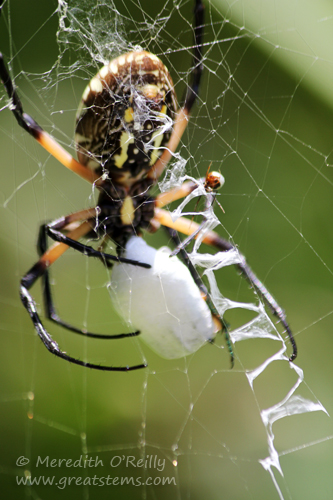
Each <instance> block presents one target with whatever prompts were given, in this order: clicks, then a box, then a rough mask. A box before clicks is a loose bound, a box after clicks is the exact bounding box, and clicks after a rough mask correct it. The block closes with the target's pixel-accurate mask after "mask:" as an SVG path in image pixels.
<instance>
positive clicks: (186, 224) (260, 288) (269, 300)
mask: <svg viewBox="0 0 333 500" xmlns="http://www.w3.org/2000/svg"><path fill="white" fill-rule="evenodd" d="M154 219H156V220H157V222H158V223H160V224H162V225H163V226H167V227H169V228H172V229H175V230H176V231H179V232H181V233H183V234H186V235H191V234H192V233H194V232H195V231H196V230H197V229H198V227H199V226H198V224H197V223H195V222H192V221H190V220H189V219H186V218H185V217H179V218H178V219H177V220H176V221H175V222H174V221H173V220H172V218H171V216H170V214H169V212H167V211H166V210H163V209H160V208H156V210H155V216H154ZM202 241H203V242H204V243H206V244H208V245H211V246H214V247H215V248H217V249H218V250H221V251H228V250H232V249H234V248H235V246H234V245H232V243H230V241H227V240H225V239H223V238H221V237H220V236H219V235H218V234H217V233H215V232H214V231H207V232H206V233H205V235H204V237H203V239H202ZM239 256H240V259H241V262H240V263H238V264H236V267H237V268H238V269H239V270H240V272H241V274H242V276H243V277H244V278H245V279H246V280H247V281H248V282H249V283H250V285H251V286H252V287H253V288H254V289H255V291H256V292H257V293H258V295H259V296H260V297H262V299H263V300H264V302H265V303H266V304H267V305H268V307H269V308H270V310H271V311H272V314H273V315H274V316H276V317H277V318H278V319H279V321H280V322H281V323H282V325H283V327H284V329H285V331H286V332H287V335H288V337H289V340H290V343H291V346H292V354H291V356H290V358H289V361H294V359H296V357H297V345H296V342H295V339H294V337H293V334H292V331H291V329H290V326H289V324H288V322H287V317H286V314H285V312H284V310H283V309H282V308H281V307H280V306H279V304H278V303H277V302H276V300H275V299H274V297H273V296H272V295H271V294H270V293H269V291H268V290H267V288H266V287H265V286H264V284H263V283H262V282H261V281H260V280H259V279H258V278H257V276H256V275H255V274H254V272H253V271H252V269H251V268H250V267H249V265H248V264H247V262H246V259H245V257H244V256H243V255H242V254H239Z"/></svg>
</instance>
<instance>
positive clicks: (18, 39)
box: [0, 0, 333, 500]
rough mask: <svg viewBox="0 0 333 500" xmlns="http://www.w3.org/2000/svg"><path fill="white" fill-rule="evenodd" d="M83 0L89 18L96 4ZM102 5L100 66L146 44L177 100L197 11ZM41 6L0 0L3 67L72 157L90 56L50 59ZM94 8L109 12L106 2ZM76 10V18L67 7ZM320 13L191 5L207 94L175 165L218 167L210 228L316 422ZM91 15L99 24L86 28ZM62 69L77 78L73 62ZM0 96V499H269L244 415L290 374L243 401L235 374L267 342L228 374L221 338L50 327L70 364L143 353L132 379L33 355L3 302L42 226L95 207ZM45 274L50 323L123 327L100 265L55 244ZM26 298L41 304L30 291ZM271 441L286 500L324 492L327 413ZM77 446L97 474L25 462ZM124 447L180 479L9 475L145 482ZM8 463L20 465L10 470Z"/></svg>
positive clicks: (328, 114) (326, 32)
mask: <svg viewBox="0 0 333 500" xmlns="http://www.w3.org/2000/svg"><path fill="white" fill-rule="evenodd" d="M96 3H97V2H96ZM78 4H79V5H80V7H81V8H82V11H83V12H91V16H92V15H93V9H92V8H91V5H94V2H78ZM104 4H105V5H106V6H107V7H108V6H111V7H112V5H113V6H114V9H112V19H113V24H112V23H111V20H110V23H111V24H112V30H113V33H111V34H110V40H109V41H108V43H110V50H111V52H112V55H114V56H116V55H118V54H117V53H116V47H117V46H118V47H119V45H121V46H122V48H124V47H127V48H129V47H131V46H133V45H136V44H139V45H141V46H142V47H143V48H145V49H147V50H151V51H153V52H154V53H156V54H157V55H159V56H160V57H161V58H162V59H163V61H164V62H166V64H167V66H168V68H169V70H170V72H171V74H172V77H173V79H174V82H175V85H176V90H177V93H178V96H179V97H180V96H181V95H182V92H183V91H184V89H185V85H186V82H187V79H188V68H189V64H190V51H191V46H192V33H191V29H190V28H191V22H192V21H191V19H192V2H191V1H182V2H179V3H177V8H176V3H175V4H174V3H172V2H167V3H166V4H163V6H162V5H159V3H158V2H152V1H151V0H149V1H148V0H147V1H142V2H140V7H138V6H137V5H136V4H135V3H130V4H129V3H128V4H127V5H126V3H125V2H121V1H116V2H115V3H114V4H112V5H111V2H110V1H109V0H105V2H104ZM104 4H102V5H104ZM178 5H179V9H178ZM56 8H57V3H56V2H53V1H48V2H44V1H42V0H10V1H7V2H5V5H4V13H3V16H2V19H0V23H1V29H0V49H1V50H2V52H3V53H4V55H5V57H6V60H7V61H8V62H9V65H10V69H11V74H12V75H17V79H16V85H17V86H18V87H19V93H20V96H21V98H22V101H23V104H24V107H25V110H26V111H27V112H28V113H30V114H31V115H32V116H34V117H35V119H36V120H37V122H38V123H40V124H41V125H42V126H43V127H44V128H45V129H46V130H47V131H49V132H50V133H52V135H54V136H55V137H56V138H57V139H58V140H59V141H60V142H61V143H62V144H64V146H65V147H66V148H67V149H68V150H69V151H71V152H72V153H73V152H74V149H73V143H72V137H73V128H74V119H75V112H76V108H77V105H78V103H79V100H80V96H81V94H82V92H83V90H84V88H85V86H86V84H87V78H88V75H90V76H92V75H93V74H94V72H95V71H97V69H96V68H97V67H98V66H99V64H97V63H93V64H90V65H88V62H87V61H88V60H89V53H88V52H87V51H85V50H84V47H81V49H82V50H80V47H79V44H78V42H77V41H78V40H79V38H77V39H76V42H75V39H69V41H70V42H71V44H68V45H61V47H62V49H63V48H66V47H68V49H69V50H68V51H66V52H64V53H62V55H61V56H60V58H59V59H58V56H59V51H58V49H59V46H58V44H57V30H58V16H57V14H56V12H55V11H56ZM115 8H116V9H117V11H118V12H117V13H116V12H115ZM103 12H104V13H105V15H108V14H109V11H108V9H105V11H104V10H103ZM170 14H171V15H170ZM76 16H77V17H78V18H80V19H81V14H80V12H79V11H76ZM68 19H69V17H67V18H66V19H65V26H66V27H68V26H69V25H68ZM91 19H92V17H91ZM114 19H115V20H116V22H114ZM332 20H333V9H332V6H330V5H328V4H327V2H316V5H313V2H306V1H304V2H302V4H300V3H299V2H296V1H289V2H274V1H270V0H268V1H266V2H264V3H263V2H256V1H254V0H247V1H243V2H242V1H238V2H229V3H228V2H222V1H221V2H218V1H217V0H216V1H215V2H214V3H209V2H206V33H205V42H206V47H205V51H206V52H205V61H204V65H205V73H204V77H203V84H202V89H201V93H200V100H199V102H198V104H197V106H196V108H195V110H194V113H193V118H192V119H191V123H190V125H189V127H188V130H187V131H186V133H185V135H184V138H183V140H182V144H181V147H180V149H179V151H180V153H181V155H182V156H183V157H184V158H186V159H187V160H188V162H187V166H186V168H187V172H188V173H189V174H191V175H193V176H196V177H197V176H199V175H204V173H205V172H206V170H207V168H208V166H209V164H210V163H211V162H212V168H214V169H219V170H221V172H222V174H223V175H224V177H225V179H226V184H225V186H224V187H223V191H222V193H221V197H220V201H221V203H222V205H223V207H224V210H225V214H223V213H222V212H221V211H220V210H219V208H217V209H216V212H217V215H218V216H219V218H220V220H221V223H222V226H220V227H219V232H220V234H221V235H223V236H224V237H229V238H232V241H234V242H235V243H236V244H237V245H239V248H240V249H241V250H242V252H243V253H244V254H245V255H246V256H247V258H248V260H249V262H250V264H251V267H252V268H253V269H254V270H255V271H256V273H257V274H258V276H259V277H260V278H261V279H262V280H263V281H264V283H265V284H266V286H267V287H268V289H269V290H270V291H271V292H272V293H273V295H274V296H275V297H276V299H277V300H278V301H279V303H280V304H281V306H283V307H284V308H285V309H286V311H287V315H288V320H289V321H290V324H291V326H292V329H293V331H294V333H295V337H296V341H297V345H298V349H299V356H298V358H297V364H298V365H299V366H300V367H301V368H302V369H303V370H304V377H305V383H303V384H302V385H301V387H300V389H299V390H298V394H301V395H302V396H303V397H306V398H308V399H311V400H313V401H317V399H318V400H319V401H321V403H322V404H323V405H324V406H325V408H326V409H327V411H328V412H329V413H331V412H332V406H333V404H332V403H333V401H332V361H331V360H332V344H333V342H332V327H333V314H332V312H333V307H332V304H333V301H332V298H333V293H332V292H333V287H332V284H333V279H332V270H333V259H332V244H333V236H332V235H333V231H332V191H333V189H332V182H333V172H332V154H331V153H332V133H333V124H332V110H333V101H332V95H333V93H332V81H333V80H332V69H333V53H332V46H333V44H332V42H333V40H332V38H333V25H332V24H333V21H332ZM9 21H10V22H9ZM106 22H107V17H105V18H103V17H102V22H101V25H102V26H105V24H106ZM93 28H94V29H97V25H96V24H95V25H94V26H93ZM99 32H100V33H101V34H102V35H104V33H103V31H99ZM115 33H119V37H118V36H116V34H115ZM81 34H84V35H85V33H84V27H83V26H81ZM106 40H108V39H106ZM87 43H89V44H90V42H89V40H88V41H87ZM130 44H132V45H130ZM90 47H93V44H92V45H90ZM77 60H79V61H80V64H79V65H78V68H77V70H76V71H73V70H71V71H68V70H67V69H66V68H67V67H68V66H69V65H72V64H74V63H75V62H76V61H77ZM59 62H60V64H58V65H57V63H59ZM83 63H84V66H83ZM52 67H53V69H52V70H51V68H52ZM0 92H1V93H0V97H1V101H0V111H1V112H0V141H1V145H0V150H1V164H0V165H1V177H0V178H1V189H0V195H1V236H0V237H1V244H0V252H1V260H0V262H1V264H0V273H1V275H0V294H1V297H0V311H1V313H0V314H1V333H2V349H1V358H2V359H1V364H0V367H1V368H0V370H1V396H0V401H1V411H0V415H1V426H0V428H1V455H0V457H1V458H0V471H1V476H0V478H1V479H0V481H1V483H2V487H1V488H2V489H3V491H6V498H27V497H29V496H31V497H32V498H43V499H46V498H48V499H53V498H59V496H60V494H61V495H62V497H63V498H75V499H76V498H78V499H79V498H99V499H100V498H101V499H103V498H110V497H111V498H125V497H126V498H128V497H130V498H133V499H136V498H138V499H139V498H140V499H141V498H148V499H155V498H158V499H164V498H168V499H169V498H170V497H171V496H173V497H175V498H177V499H178V498H179V499H184V498H191V499H193V500H196V499H201V498H203V497H204V498H207V499H216V498H223V499H225V498H227V499H234V498H235V499H252V498H255V499H257V500H258V499H267V498H269V499H271V498H272V499H273V498H278V494H277V491H276V489H275V487H274V486H273V482H272V480H271V478H270V476H269V473H268V472H265V471H264V470H263V468H262V466H261V465H260V464H259V463H258V460H259V459H263V458H265V457H266V456H267V455H268V449H267V435H266V432H265V429H264V426H263V424H262V421H261V419H260V414H259V411H260V409H264V408H267V407H269V406H271V405H274V404H276V403H278V402H279V401H281V400H282V399H283V398H284V397H285V395H286V394H287V392H288V391H289V390H290V389H291V387H292V385H293V384H295V383H296V380H297V378H296V375H295V372H294V371H293V370H290V369H289V366H288V364H287V363H286V362H284V363H281V362H277V363H273V364H272V365H270V367H268V368H267V369H266V370H265V371H264V373H263V374H262V375H261V376H260V377H259V378H258V379H257V380H256V381H255V383H254V393H253V392H252V391H251V389H250V387H249V384H248V382H247V378H246V376H245V371H246V370H250V369H253V368H255V367H256V366H258V365H259V364H260V363H262V362H264V360H265V359H266V358H267V357H268V356H270V355H272V354H273V353H274V352H276V350H277V349H278V348H280V344H277V343H276V342H275V343H274V342H273V341H269V340H251V341H244V342H241V343H239V344H237V345H236V347H235V351H236V355H237V361H236V366H235V368H234V369H233V370H232V371H231V370H230V369H229V358H228V355H227V352H226V349H224V350H222V349H220V348H219V347H222V346H223V342H222V341H221V342H218V343H217V345H215V346H205V347H204V348H202V349H201V350H200V351H199V352H198V353H196V354H195V355H194V356H192V357H190V358H188V359H186V360H180V361H166V360H163V359H160V358H159V357H158V356H156V355H155V354H153V353H152V352H151V351H150V350H149V349H148V348H146V347H145V346H142V345H141V343H140V342H139V341H138V340H137V339H133V340H122V341H115V342H112V343H111V344H110V343H107V341H105V343H103V342H102V341H98V340H95V341H91V340H85V339H82V338H80V337H78V336H75V335H74V334H70V333H67V332H64V331H63V330H62V329H60V328H58V327H56V326H55V325H50V324H49V323H48V322H45V324H46V326H47V328H48V329H49V331H50V332H51V333H52V335H54V338H55V339H56V340H57V341H58V343H59V344H60V345H61V346H62V348H63V349H64V350H66V351H67V352H69V353H70V354H71V355H73V356H76V357H80V358H85V359H88V360H89V361H92V362H96V363H99V362H102V363H104V364H110V365H112V364H115V365H125V364H136V363H140V362H141V361H142V359H143V357H145V358H146V359H147V361H148V363H149V369H147V370H143V371H141V372H132V373H128V374H118V373H102V372H101V373H98V372H94V371H89V370H85V369H83V368H81V367H76V366H73V365H69V364H68V363H65V362H64V361H62V360H59V359H57V358H55V357H54V356H51V355H50V354H49V353H47V351H46V349H45V348H44V347H43V346H42V344H41V342H40V340H39V339H38V338H37V336H36V335H35V333H34V331H33V328H32V326H31V323H30V320H29V318H28V316H27V314H26V312H25V311H24V310H23V307H22V305H21V303H20V301H19V297H18V286H19V280H20V277H21V276H22V275H23V274H24V272H26V271H27V269H28V268H29V267H30V266H31V265H32V264H33V263H34V262H35V261H36V258H37V256H36V249H35V243H36V237H37V231H38V225H39V223H40V222H42V221H44V220H51V219H55V218H57V217H60V216H62V215H64V214H67V213H70V212H74V211H76V210H79V209H81V208H85V207H89V206H92V205H93V203H94V196H92V193H91V187H90V186H89V185H88V184H87V183H85V182H84V181H82V180H80V179H78V178H76V176H75V175H73V174H71V172H67V171H66V169H65V168H63V167H62V166H61V165H59V164H58V163H57V161H56V160H54V159H52V158H50V157H49V155H47V154H46V153H44V151H42V150H41V148H40V146H39V145H38V144H37V143H35V142H34V141H33V140H32V139H31V138H30V137H28V135H27V134H26V133H25V132H24V131H23V130H22V129H20V128H19V127H18V125H17V124H16V122H15V120H14V118H13V116H12V115H11V113H10V112H9V110H8V109H7V108H5V105H6V103H7V101H6V97H5V95H4V93H3V91H2V89H1V91H0ZM73 154H74V153H73ZM148 240H149V242H150V243H151V244H152V245H156V246H157V247H158V246H160V245H162V244H166V243H167V239H166V237H165V236H164V234H163V233H162V232H161V234H158V235H155V236H154V237H151V236H150V237H149V238H148ZM204 250H205V251H208V249H206V248H205V249H204ZM52 271H53V272H52V278H53V282H54V295H55V299H56V303H57V306H58V310H59V312H60V314H61V316H62V317H63V318H64V319H67V320H68V321H70V322H71V323H73V324H75V325H86V326H87V328H89V329H90V330H91V331H98V332H104V333H113V332H114V333H115V332H118V333H119V332H122V331H125V330H126V325H124V323H123V322H122V321H121V320H120V319H119V318H117V316H116V315H115V313H114V312H113V311H112V308H111V304H110V300H109V296H108V292H107V287H106V285H107V283H108V274H107V273H106V271H105V270H104V269H103V268H102V266H101V265H100V263H99V262H87V259H85V258H84V257H82V256H78V255H77V254H75V253H74V252H68V255H65V256H64V257H63V258H62V259H61V260H60V261H59V262H57V263H56V264H55V265H54V269H52ZM216 277H217V280H218V284H219V287H220V290H221V292H222V293H223V294H224V295H225V296H226V297H228V298H231V299H233V300H239V301H254V300H255V297H254V296H253V293H252V291H251V290H249V289H248V286H247V284H246V283H244V282H243V281H242V280H241V278H240V277H239V276H238V275H237V273H236V272H235V271H234V270H233V269H223V270H220V271H218V273H217V274H216ZM143 290H144V283H143ZM33 295H34V297H35V298H36V300H37V302H38V303H39V304H42V298H41V293H40V287H39V286H37V285H36V286H35V287H34V289H33ZM249 318H250V315H249V313H248V312H247V311H241V310H239V309H237V310H233V311H231V312H229V313H228V314H227V320H228V322H229V323H231V324H232V326H233V327H235V326H239V325H241V324H243V323H244V322H245V321H246V320H248V319H249ZM273 431H274V434H275V447H276V449H277V451H278V453H279V454H280V464H281V468H282V470H283V473H284V478H282V477H281V476H280V475H279V473H277V472H276V471H275V476H276V478H277V481H278V483H279V485H280V488H281V491H282V494H283V496H284V498H292V499H302V500H304V499H312V498H314V497H315V498H320V499H330V498H332V496H333V485H332V474H331V470H332V463H333V462H332V459H333V453H332V441H331V437H332V425H331V420H330V418H329V417H328V416H327V415H325V414H324V413H323V412H314V413H308V414H304V415H298V416H291V417H288V418H285V419H282V420H279V421H278V422H276V423H275V424H274V427H273ZM86 452H88V453H89V456H91V457H96V456H98V457H99V458H100V459H102V460H103V463H104V467H102V466H98V467H93V468H90V469H84V470H82V469H74V468H67V469H66V467H64V466H63V467H57V468H54V469H52V470H51V469H50V468H46V467H45V466H42V467H41V466H39V467H38V468H37V467H36V460H37V457H38V456H40V457H41V458H45V457H46V456H49V457H50V458H56V459H63V458H66V459H69V458H73V459H78V458H79V457H80V455H81V454H84V453H86ZM132 455H133V456H135V457H136V458H137V459H139V458H142V457H145V456H146V455H149V456H153V457H155V456H157V458H158V459H160V460H163V459H165V460H166V465H165V469H164V470H163V472H162V473H159V472H158V471H156V469H150V470H148V471H147V474H148V475H150V474H151V475H152V476H159V477H175V480H176V483H177V486H176V487H175V486H155V487H153V486H151V487H148V486H147V487H146V488H144V487H116V486H113V487H100V486H68V487H66V488H64V489H60V488H57V487H56V486H38V487H37V486H34V487H31V488H29V487H25V488H24V487H23V486H17V485H16V483H15V481H16V480H15V476H16V475H18V476H22V475H24V474H25V473H26V474H28V473H27V472H25V471H28V470H30V471H31V473H32V475H33V476H40V475H45V476H51V475H53V474H55V475H56V477H57V478H58V479H59V478H60V477H62V476H64V477H65V476H75V477H77V476H83V477H85V476H87V477H92V476H94V474H96V475H97V477H102V476H107V475H108V474H110V475H112V476H123V477H130V476H133V477H134V478H137V477H138V476H143V471H142V469H134V468H131V467H127V468H126V467H122V466H119V467H114V468H112V467H110V465H109V463H110V460H111V459H112V457H118V456H119V457H123V456H125V457H126V456H132ZM20 456H24V457H27V458H28V459H29V460H30V464H27V465H26V466H24V467H18V466H16V465H15V462H16V460H17V458H18V457H20ZM174 461H177V466H175V465H174V464H173V462H174Z"/></svg>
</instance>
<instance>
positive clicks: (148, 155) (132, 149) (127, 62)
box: [75, 51, 177, 185]
mask: <svg viewBox="0 0 333 500" xmlns="http://www.w3.org/2000/svg"><path fill="white" fill-rule="evenodd" d="M176 111H177V102H176V96H175V92H174V89H173V82H172V79H171V76H170V74H169V72H168V70H167V68H166V67H165V66H164V64H163V63H162V61H161V60H160V59H159V58H158V57H156V56H155V55H154V54H151V53H149V52H145V51H140V52H129V53H127V54H125V55H122V56H120V57H118V58H116V59H114V60H113V61H111V62H110V63H109V64H108V65H107V66H103V68H102V69H101V70H100V71H99V72H98V73H97V75H96V76H95V77H94V78H93V79H92V80H91V81H90V83H89V84H88V86H87V88H86V90H85V91H84V93H83V96H82V101H81V104H80V106H79V109H78V112H77V117H76V130H75V141H76V145H77V153H78V159H79V161H80V163H82V164H83V165H86V166H87V167H89V168H91V169H93V170H96V171H107V172H108V173H109V174H110V176H111V177H112V178H113V179H114V180H115V181H116V182H117V183H119V184H125V185H129V184H132V183H133V182H135V180H137V179H140V178H142V176H143V175H144V173H145V172H147V171H148V170H149V169H150V168H151V167H152V165H154V163H155V162H156V161H157V159H158V158H159V156H160V155H161V152H162V149H161V148H163V147H164V146H165V145H166V144H167V142H168V140H169V138H170V135H171V132H172V125H173V118H174V114H175V113H176Z"/></svg>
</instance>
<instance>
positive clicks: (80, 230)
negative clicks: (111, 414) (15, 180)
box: [20, 222, 146, 371]
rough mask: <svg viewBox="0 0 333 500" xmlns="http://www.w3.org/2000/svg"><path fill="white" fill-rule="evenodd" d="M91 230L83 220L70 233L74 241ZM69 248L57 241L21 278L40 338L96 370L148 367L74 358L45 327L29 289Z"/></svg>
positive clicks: (61, 355)
mask: <svg viewBox="0 0 333 500" xmlns="http://www.w3.org/2000/svg"><path fill="white" fill-rule="evenodd" d="M90 230H91V225H90V223H89V222H83V223H82V224H80V225H79V226H78V227H76V228H75V229H73V230H72V231H71V232H70V233H69V234H70V239H71V240H72V241H75V240H76V239H79V238H81V237H82V236H85V235H86V234H87V233H88V232H89V231H90ZM43 245H44V242H43V241H42V243H41V247H40V248H42V246H43ZM68 248H69V247H68V245H65V244H64V243H55V244H54V245H53V246H52V247H51V248H50V249H49V250H47V251H46V252H45V253H44V254H43V255H42V256H41V258H40V259H39V261H38V262H37V263H36V264H35V265H34V266H33V267H32V268H31V269H30V270H29V271H28V272H27V273H26V275H25V276H24V277H23V278H22V280H21V286H20V297H21V300H22V303H23V305H24V307H25V308H26V310H27V312H28V314H29V316H30V318H31V320H32V322H33V324H34V327H35V330H36V332H37V334H38V336H39V338H40V339H41V341H42V342H43V344H44V345H45V347H46V348H47V350H48V351H50V352H51V353H52V354H54V355H55V356H58V357H59V358H62V359H65V360H66V361H69V362H71V363H74V364H77V365H80V366H85V367H88V368H93V369H95V370H106V371H131V370H138V369H140V368H145V367H146V365H145V364H140V365H134V366H120V367H119V366H118V367H117V366H105V365H96V364H93V363H88V362H85V361H81V360H79V359H76V358H73V357H72V356H69V355H68V354H67V353H66V352H64V351H62V350H61V349H60V347H59V345H58V344H57V342H55V341H54V340H53V339H52V337H51V336H50V334H49V333H48V332H47V331H46V329H45V328H44V326H43V323H42V321H41V319H40V317H39V315H38V313H37V309H36V304H35V301H34V300H33V298H32V296H31V295H30V293H29V289H30V288H31V287H32V285H33V284H34V283H35V281H36V280H37V279H38V278H39V277H41V276H42V275H43V274H44V273H45V272H46V271H47V269H48V267H49V266H50V265H51V264H53V263H54V262H55V261H56V260H57V259H58V258H59V257H60V256H61V255H62V254H63V253H64V252H65V251H66V250H67V249H68Z"/></svg>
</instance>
